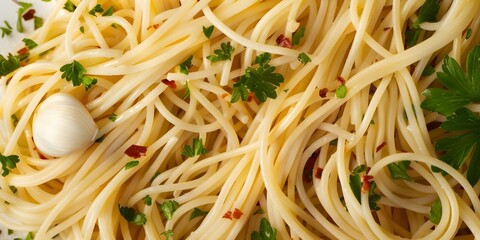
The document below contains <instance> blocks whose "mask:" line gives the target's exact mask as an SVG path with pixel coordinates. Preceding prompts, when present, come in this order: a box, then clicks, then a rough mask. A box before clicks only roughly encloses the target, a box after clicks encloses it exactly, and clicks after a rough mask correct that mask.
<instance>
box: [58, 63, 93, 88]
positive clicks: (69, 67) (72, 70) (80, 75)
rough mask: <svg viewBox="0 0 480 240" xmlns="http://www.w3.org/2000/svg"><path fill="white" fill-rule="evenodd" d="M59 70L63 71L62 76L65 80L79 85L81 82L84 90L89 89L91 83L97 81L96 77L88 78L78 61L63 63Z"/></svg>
mask: <svg viewBox="0 0 480 240" xmlns="http://www.w3.org/2000/svg"><path fill="white" fill-rule="evenodd" d="M60 71H61V72H63V74H62V78H63V79H65V80H67V82H70V81H71V82H72V83H73V86H79V85H80V84H83V85H84V86H85V90H88V89H90V87H92V86H93V85H95V84H96V83H97V79H96V78H90V77H87V76H85V75H84V74H85V73H86V72H87V70H85V68H84V67H83V66H82V64H80V63H79V62H77V61H75V60H73V62H72V63H69V64H65V65H63V66H62V67H61V68H60Z"/></svg>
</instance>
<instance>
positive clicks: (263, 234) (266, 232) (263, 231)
mask: <svg viewBox="0 0 480 240" xmlns="http://www.w3.org/2000/svg"><path fill="white" fill-rule="evenodd" d="M251 239H252V240H275V239H277V229H276V228H273V227H272V226H271V225H270V222H269V221H268V220H267V219H266V218H262V220H260V229H259V231H258V232H257V231H253V232H252V234H251Z"/></svg>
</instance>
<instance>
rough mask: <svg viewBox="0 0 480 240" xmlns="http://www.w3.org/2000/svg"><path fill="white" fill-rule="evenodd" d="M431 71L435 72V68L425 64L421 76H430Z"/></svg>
mask: <svg viewBox="0 0 480 240" xmlns="http://www.w3.org/2000/svg"><path fill="white" fill-rule="evenodd" d="M433 73H435V68H434V67H432V65H430V64H427V66H425V69H423V72H422V76H424V77H425V76H430V75H432V74H433Z"/></svg>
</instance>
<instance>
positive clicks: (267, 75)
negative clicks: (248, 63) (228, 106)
mask: <svg viewBox="0 0 480 240" xmlns="http://www.w3.org/2000/svg"><path fill="white" fill-rule="evenodd" d="M270 60H271V54H270V53H263V54H261V55H259V56H257V57H256V58H255V61H254V62H253V64H258V67H257V68H253V67H248V68H247V69H245V74H244V75H243V76H241V77H240V81H238V82H237V83H235V84H234V85H233V92H232V98H231V100H230V102H231V103H234V102H237V101H238V100H239V99H240V98H241V99H242V101H244V102H245V101H247V99H248V90H250V91H251V92H253V93H255V96H256V97H257V99H258V100H260V101H261V102H265V101H267V98H272V99H276V98H277V93H276V91H275V90H276V89H277V87H278V86H280V84H281V83H283V81H284V78H283V76H282V74H280V73H275V72H274V71H275V67H273V66H270V64H269V62H270ZM247 89H248V90H247Z"/></svg>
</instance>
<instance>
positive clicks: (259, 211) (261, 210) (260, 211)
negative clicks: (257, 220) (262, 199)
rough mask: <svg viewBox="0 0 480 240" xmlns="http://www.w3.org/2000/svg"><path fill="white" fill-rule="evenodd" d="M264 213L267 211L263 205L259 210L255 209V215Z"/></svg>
mask: <svg viewBox="0 0 480 240" xmlns="http://www.w3.org/2000/svg"><path fill="white" fill-rule="evenodd" d="M264 213H265V211H264V210H263V209H262V208H261V207H259V208H258V209H257V210H255V212H253V215H257V214H264Z"/></svg>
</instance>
